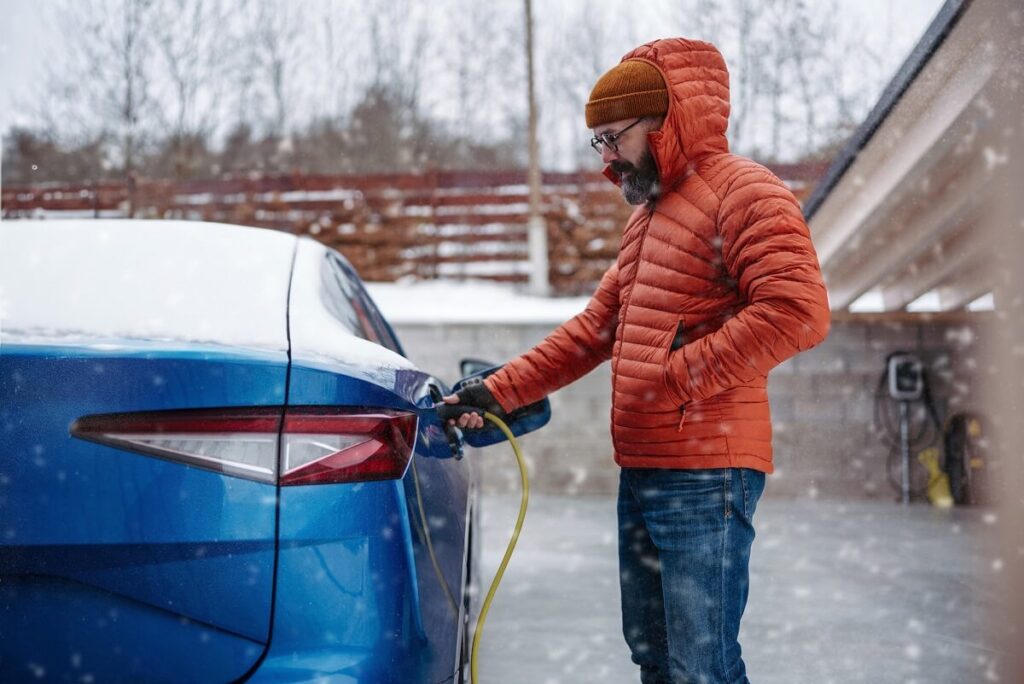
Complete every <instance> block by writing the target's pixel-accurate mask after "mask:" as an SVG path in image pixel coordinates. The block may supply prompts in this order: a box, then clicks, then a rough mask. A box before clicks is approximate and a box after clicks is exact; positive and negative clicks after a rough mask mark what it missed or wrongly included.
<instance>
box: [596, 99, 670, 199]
mask: <svg viewBox="0 0 1024 684" xmlns="http://www.w3.org/2000/svg"><path fill="white" fill-rule="evenodd" d="M635 122H636V119H623V120H622V121H613V122H611V123H607V124H603V125H601V126H598V127H597V128H595V129H594V135H595V137H598V138H600V137H601V136H602V135H604V134H606V133H608V134H611V135H613V136H615V135H616V134H617V133H619V132H620V131H624V132H623V133H622V135H621V136H619V137H617V138H616V139H615V145H614V146H612V145H607V144H605V145H603V146H602V149H601V160H602V161H603V162H604V163H605V164H608V165H609V166H611V169H612V171H614V172H615V173H617V174H618V175H619V178H620V179H621V181H622V196H623V197H624V198H625V199H626V201H627V202H629V203H630V204H643V203H644V202H647V201H648V200H651V199H654V198H656V197H657V196H658V193H659V191H660V188H659V186H658V167H657V164H655V162H654V156H653V155H652V154H651V150H650V147H649V146H648V144H647V133H648V132H650V131H653V130H656V129H657V128H658V127H659V126H660V125H661V119H657V118H648V119H644V120H642V121H640V122H639V123H637V124H636V125H635V126H632V127H631V128H629V130H625V129H626V128H627V127H629V126H630V124H633V123H635Z"/></svg>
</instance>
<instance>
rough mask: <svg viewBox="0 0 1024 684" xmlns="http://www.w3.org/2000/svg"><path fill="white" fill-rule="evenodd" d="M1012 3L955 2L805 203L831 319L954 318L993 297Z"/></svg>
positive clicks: (1008, 108) (991, 0) (1001, 0)
mask: <svg viewBox="0 0 1024 684" xmlns="http://www.w3.org/2000/svg"><path fill="white" fill-rule="evenodd" d="M1012 4H1013V2H1012V0H948V1H947V2H946V3H945V5H944V6H943V7H942V8H941V10H940V11H939V13H938V14H937V16H936V18H935V20H934V21H933V22H932V24H931V26H929V28H928V30H927V31H926V33H925V35H924V37H923V38H922V39H921V41H920V42H919V43H918V45H917V47H916V48H915V49H914V51H913V52H912V53H911V55H910V57H909V58H908V59H907V60H906V62H905V63H904V64H903V66H902V67H901V68H900V70H899V72H898V73H897V74H896V76H895V78H893V80H892V82H891V83H890V84H889V85H888V87H887V88H886V89H885V91H884V92H883V94H882V97H881V99H880V100H879V102H878V104H877V105H876V106H875V108H874V109H873V110H872V112H871V114H870V115H869V116H868V118H867V119H866V120H865V122H864V123H863V125H861V127H860V128H859V129H858V130H857V132H856V133H855V134H854V136H853V137H852V138H851V140H850V142H849V143H848V144H847V145H846V147H845V148H844V149H843V150H842V151H841V153H840V154H839V156H838V157H837V158H836V160H835V161H834V162H833V164H832V165H831V166H830V168H829V169H828V171H827V172H826V174H825V177H824V178H823V180H822V181H821V183H820V184H819V186H818V187H817V188H816V189H815V191H814V192H813V193H812V195H811V197H810V198H809V199H808V201H807V203H806V206H805V214H806V216H807V218H808V222H809V224H810V227H811V234H812V236H813V238H814V242H815V245H816V247H817V249H818V255H819V258H820V260H821V264H822V271H823V273H824V276H825V281H826V283H827V285H828V288H829V298H830V302H831V306H832V308H833V310H834V311H846V310H854V311H856V310H858V309H860V310H873V311H887V312H888V311H892V312H895V311H906V310H911V311H913V310H915V309H921V308H922V306H921V305H922V303H923V302H927V303H928V305H929V307H928V308H930V309H931V310H936V311H957V310H963V309H964V308H965V307H967V306H968V305H969V304H971V303H972V302H975V301H976V300H978V298H979V297H982V296H983V295H986V294H987V293H990V292H991V291H992V289H993V282H992V278H993V274H992V272H991V269H990V268H988V263H989V258H988V257H989V255H990V254H991V250H992V240H990V239H987V238H986V236H988V235H990V234H991V233H990V230H991V226H990V225H989V224H990V223H991V222H992V221H991V219H989V218H987V217H988V213H989V212H988V211H987V207H988V205H990V204H991V197H990V196H989V193H988V191H987V187H988V186H989V185H990V184H991V183H990V181H991V180H992V176H993V175H994V174H1000V173H1006V172H1007V171H1006V169H1007V166H1006V164H1005V158H1006V154H1007V153H1006V149H1007V139H1008V135H1009V134H1008V133H1007V127H1006V126H1005V125H1002V122H1001V119H1002V117H1005V116H1008V115H1009V116H1011V117H1012V116H1013V114H1012V111H1013V107H1014V106H1015V105H1014V104H1012V103H1011V102H1010V100H1011V99H1012V97H1013V95H1010V94H1007V93H1008V92H1010V91H1011V90H1012V88H1008V85H1010V86H1013V83H1012V82H1011V81H1010V79H1012V78H1014V77H1013V76H1012V73H1013V70H1012V69H1007V68H1005V67H1006V66H1007V62H1008V61H1009V59H1011V58H1012V55H1011V54H1010V53H1011V50H1012V46H1013V43H1014V40H1016V39H1018V38H1017V36H1016V34H1015V33H1014V31H1015V30H1019V26H1018V27H1014V26H1013V24H1014V22H1013V21H1010V20H1008V19H1007V16H1008V15H1010V14H1011V13H1012V9H1013V8H1012V6H1011V5H1012ZM1008 73H1009V74H1011V75H1009V76H1008V75H1007V74H1008ZM1014 87H1016V86H1014ZM1008 112H1009V114H1008ZM865 295H867V296H865ZM867 301H871V302H872V304H873V305H872V306H871V307H870V308H868V307H865V306H864V303H865V302H867Z"/></svg>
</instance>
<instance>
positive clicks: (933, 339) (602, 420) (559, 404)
mask: <svg viewBox="0 0 1024 684" xmlns="http://www.w3.org/2000/svg"><path fill="white" fill-rule="evenodd" d="M552 327H553V326H551V325H535V324H524V325H493V324H487V325H469V324H445V325H421V324H415V325H413V324H400V325H397V326H396V333H397V334H398V336H399V339H400V340H401V341H402V344H403V346H404V347H405V349H406V352H407V353H408V354H409V356H410V358H411V360H412V361H413V362H414V363H416V364H417V365H418V366H419V367H420V368H423V369H424V370H428V371H430V372H432V373H433V374H435V375H437V376H438V377H440V378H441V379H443V380H445V381H446V382H448V383H453V382H454V381H455V380H457V379H458V362H459V359H461V358H465V357H472V358H483V359H486V360H491V361H494V362H497V363H501V362H504V361H507V360H508V359H510V358H512V357H514V356H516V355H518V354H520V353H522V352H523V351H526V350H527V349H529V348H530V347H532V346H533V345H535V344H536V343H537V342H539V341H540V340H541V339H543V338H544V337H545V336H546V335H547V334H548V333H549V332H550V331H551V329H552ZM982 331H983V328H982V327H980V326H979V325H977V324H976V321H974V320H970V319H963V320H956V321H952V320H948V319H939V318H932V319H930V320H929V319H920V318H913V317H909V316H905V317H902V318H898V319H894V318H892V317H881V316H870V315H864V316H857V315H845V316H842V317H837V320H835V321H834V322H833V325H832V332H831V333H830V335H829V338H828V339H827V340H826V341H825V342H824V343H822V344H821V345H819V346H818V347H816V348H815V349H813V350H811V351H809V352H805V353H804V354H801V355H799V356H797V357H795V358H793V359H790V360H789V361H787V362H786V363H784V364H782V365H781V366H779V367H778V368H776V369H775V370H774V371H773V372H772V374H771V375H770V376H769V379H768V391H769V397H770V400H771V406H772V418H773V425H774V437H773V444H774V450H775V465H776V472H775V473H774V474H773V475H772V476H771V477H770V478H769V483H768V487H767V490H766V496H779V497H800V498H804V497H807V498H816V497H826V498H894V497H895V496H896V492H895V491H894V490H893V489H892V488H891V486H890V485H889V484H888V481H887V475H886V460H887V456H888V453H889V449H888V447H887V446H885V445H883V443H882V441H881V440H880V437H879V435H877V434H875V431H874V428H873V425H872V423H873V413H874V395H875V390H876V387H877V384H878V380H879V376H880V375H881V373H882V370H883V367H884V363H885V358H886V356H887V355H888V354H889V353H890V352H893V351H909V352H914V353H916V354H918V355H919V356H920V357H921V359H922V361H924V363H925V365H926V367H927V368H928V369H929V373H930V377H931V380H932V390H933V394H934V396H935V400H936V404H937V408H938V409H939V412H940V416H944V415H946V413H947V411H948V410H956V409H963V408H968V407H973V406H974V405H975V404H976V400H977V398H978V397H979V396H980V389H979V385H980V382H981V381H982V380H983V377H982V376H983V375H984V374H985V373H994V372H995V369H992V368H987V367H986V364H985V363H984V362H983V359H981V358H980V349H981V346H982V345H981V344H980V337H981V336H982V335H983V334H984V333H983V332H982ZM610 394H611V368H610V364H607V363H606V364H602V365H601V366H599V367H598V368H597V369H595V370H594V371H593V372H591V373H590V374H589V375H587V376H586V377H584V378H582V379H581V380H579V381H577V382H576V383H574V384H573V385H570V386H569V387H566V388H563V389H562V390H559V391H558V392H556V393H554V394H553V395H552V396H551V397H550V399H551V405H552V419H551V423H549V424H548V426H546V427H545V428H543V429H542V430H540V431H538V432H536V433H534V434H531V435H526V436H524V437H523V438H522V439H521V443H522V446H523V451H524V455H525V457H526V460H527V463H528V465H529V468H530V475H531V487H532V488H533V489H534V490H535V491H539V492H558V493H570V494H606V493H613V492H615V491H616V487H617V483H618V467H617V466H616V465H615V463H614V462H613V461H612V449H611V436H610V433H609V425H608V423H609V413H610V410H611V400H610ZM922 410H923V409H921V408H920V407H919V408H918V417H919V419H923V413H922V412H921V411H922ZM478 456H479V457H480V458H479V462H480V463H482V465H483V475H484V487H485V490H487V491H515V490H517V489H518V487H519V475H518V470H517V469H516V468H515V461H514V458H513V457H512V455H511V452H510V451H509V450H508V449H507V448H506V447H504V446H502V445H496V446H493V447H489V448H487V449H485V450H482V453H480V454H479V455H478Z"/></svg>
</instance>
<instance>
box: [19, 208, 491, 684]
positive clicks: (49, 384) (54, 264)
mask: <svg viewBox="0 0 1024 684" xmlns="http://www.w3.org/2000/svg"><path fill="white" fill-rule="evenodd" d="M449 391H450V388H449V387H448V386H446V385H445V384H444V383H443V382H441V381H440V380H438V379H437V378H436V377H434V376H432V375H430V374H428V373H425V372H423V371H421V370H419V369H417V368H416V367H415V366H414V365H413V364H412V363H411V362H410V361H409V360H408V359H407V358H406V357H405V355H404V352H403V350H402V347H401V345H400V344H399V342H398V339H397V338H396V337H395V334H394V331H393V330H392V329H391V327H390V326H389V325H388V323H387V322H386V321H385V320H384V318H383V317H382V316H381V314H380V312H379V311H378V310H377V308H376V307H375V306H374V304H373V302H372V301H371V299H370V298H369V296H368V295H367V293H366V290H365V289H364V287H363V285H362V283H361V281H360V279H359V278H358V276H357V275H356V273H355V272H354V271H353V269H352V267H351V266H350V265H349V263H348V262H347V261H346V260H345V259H344V257H342V256H341V255H340V254H339V253H337V252H335V251H333V250H331V249H328V248H326V247H325V246H323V245H321V244H320V243H318V242H315V241H313V240H311V239H308V238H303V237H296V236H294V235H290V234H287V233H282V232H276V231H270V230H260V229H253V228H242V227H237V226H227V225H220V224H210V223H198V222H177V221H105V220H78V221H76V220H68V221H49V222H39V221H34V222H5V223H3V224H0V399H2V403H0V426H2V427H0V430H2V432H0V435H2V440H0V441H2V446H0V681H4V682H16V681H36V680H38V679H43V680H47V681H69V682H97V683H99V682H111V681H126V682H142V681H145V682H230V681H238V680H250V681H254V682H260V681H274V682H298V681H331V682H361V683H362V682H373V683H381V682H385V683H386V682H403V683H405V682H431V683H439V682H453V681H455V682H458V681H464V680H463V677H465V678H466V679H468V667H466V668H465V670H466V672H465V673H464V672H463V665H464V663H465V661H466V660H467V658H468V652H467V646H466V644H467V632H468V623H469V614H470V612H471V611H470V597H471V596H472V595H474V592H471V591H470V585H471V583H472V582H473V581H475V579H476V578H475V576H474V574H473V573H474V557H475V555H476V551H477V549H478V547H479V539H478V538H477V528H476V526H475V513H476V493H477V479H478V478H477V473H476V467H475V465H474V462H473V459H472V458H471V457H469V456H465V455H464V453H463V450H462V446H463V441H462V440H463V435H462V434H461V433H460V432H458V431H457V430H455V429H454V428H450V427H447V426H446V425H445V423H444V421H442V420H440V419H439V418H438V415H437V411H436V410H435V408H434V405H435V403H436V402H438V401H439V399H440V397H441V396H442V394H444V393H447V392H449ZM467 434H469V433H467Z"/></svg>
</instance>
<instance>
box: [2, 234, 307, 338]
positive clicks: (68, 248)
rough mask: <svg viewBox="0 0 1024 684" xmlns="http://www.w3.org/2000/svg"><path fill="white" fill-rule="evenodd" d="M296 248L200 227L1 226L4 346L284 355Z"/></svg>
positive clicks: (285, 239) (280, 237) (281, 240)
mask: <svg viewBox="0 0 1024 684" xmlns="http://www.w3.org/2000/svg"><path fill="white" fill-rule="evenodd" d="M295 243H296V238H295V237H294V236H292V235H288V234H286V233H281V232H278V231H272V230H264V229H258V228H244V227H240V226H229V225H226V224H217V223H202V222H194V221H142V220H103V219H99V220H97V219H88V220H68V221H45V222H43V221H4V222H2V223H0V340H2V341H3V342H7V343H11V342H17V341H28V340H31V341H34V342H43V341H45V342H47V343H50V344H62V343H65V344H79V343H82V342H83V341H90V340H91V341H93V342H96V341H100V340H123V339H132V340H163V341H174V342H202V343H213V344H216V345H226V346H237V347H251V348H257V349H270V350H286V349H287V348H288V337H287V329H286V326H287V321H286V307H287V297H288V280H289V275H290V272H291V260H292V255H293V253H294V250H295Z"/></svg>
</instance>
